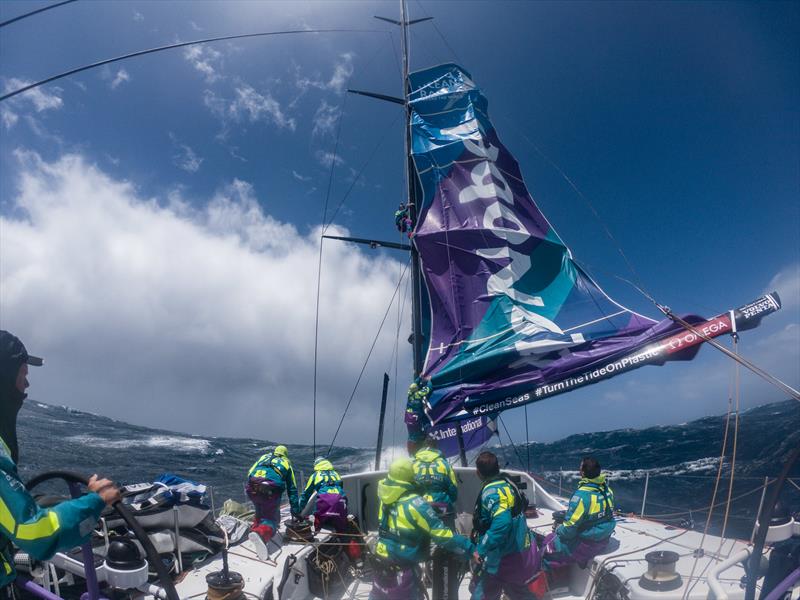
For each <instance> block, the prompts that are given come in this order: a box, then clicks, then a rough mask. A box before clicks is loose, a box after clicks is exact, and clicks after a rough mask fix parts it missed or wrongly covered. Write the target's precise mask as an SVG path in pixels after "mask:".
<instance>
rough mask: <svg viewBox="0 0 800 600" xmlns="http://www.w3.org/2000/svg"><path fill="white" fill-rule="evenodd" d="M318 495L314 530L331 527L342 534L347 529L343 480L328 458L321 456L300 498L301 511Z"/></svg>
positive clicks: (315, 463) (316, 461)
mask: <svg viewBox="0 0 800 600" xmlns="http://www.w3.org/2000/svg"><path fill="white" fill-rule="evenodd" d="M314 492H316V493H317V498H316V500H315V506H314V528H315V529H316V530H317V531H319V530H320V528H322V527H323V526H331V527H333V528H334V529H335V530H336V531H337V532H339V533H341V532H343V531H345V530H346V529H347V496H345V494H344V486H343V485H342V478H341V477H340V476H339V473H337V472H336V469H334V468H333V464H332V463H331V461H329V460H328V459H327V458H325V457H323V456H320V457H318V458H317V459H316V460H315V461H314V472H313V473H312V474H311V477H309V478H308V482H307V483H306V489H305V490H304V491H303V495H302V496H300V510H303V509H304V508H305V506H306V504H308V501H309V500H311V496H312V494H314Z"/></svg>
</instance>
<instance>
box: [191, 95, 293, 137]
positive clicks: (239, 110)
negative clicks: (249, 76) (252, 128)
mask: <svg viewBox="0 0 800 600" xmlns="http://www.w3.org/2000/svg"><path fill="white" fill-rule="evenodd" d="M234 92H235V95H234V97H233V98H232V99H229V98H224V97H223V96H220V95H218V94H216V93H214V92H213V91H212V90H206V91H205V93H204V95H203V102H204V103H205V105H206V107H207V108H208V109H209V110H210V111H211V112H212V113H213V114H214V115H216V116H217V117H218V118H219V119H221V120H222V122H223V127H227V125H228V124H229V123H230V122H235V123H241V122H244V121H249V122H250V123H256V122H260V121H261V122H268V123H272V124H273V125H275V126H277V127H279V128H281V129H289V130H291V131H294V130H295V127H296V126H297V124H296V122H295V120H294V118H292V117H289V116H288V115H287V114H286V113H285V112H284V110H283V107H282V106H281V103H280V102H279V101H278V100H276V99H275V98H273V97H272V95H271V94H270V93H269V92H265V93H263V94H262V93H260V92H258V91H256V89H255V88H253V87H252V86H251V85H248V84H241V85H238V86H237V87H236V88H235V90H234Z"/></svg>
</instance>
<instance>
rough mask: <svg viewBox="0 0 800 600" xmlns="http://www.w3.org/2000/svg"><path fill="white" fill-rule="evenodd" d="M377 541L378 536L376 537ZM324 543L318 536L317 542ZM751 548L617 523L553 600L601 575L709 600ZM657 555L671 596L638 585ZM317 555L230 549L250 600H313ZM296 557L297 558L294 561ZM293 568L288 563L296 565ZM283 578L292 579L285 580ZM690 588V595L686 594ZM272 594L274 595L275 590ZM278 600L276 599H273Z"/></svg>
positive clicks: (187, 591)
mask: <svg viewBox="0 0 800 600" xmlns="http://www.w3.org/2000/svg"><path fill="white" fill-rule="evenodd" d="M528 526H529V527H530V528H531V529H533V530H534V531H537V532H539V533H542V534H546V533H548V532H550V531H551V527H552V511H551V510H549V509H540V510H539V516H538V517H537V518H534V519H528ZM373 535H374V534H373ZM323 539H324V538H320V537H319V536H318V541H322V540H323ZM701 543H702V548H703V555H702V556H699V557H698V558H695V556H696V555H697V553H696V550H697V549H698V548H700V547H701ZM746 547H747V544H746V543H745V542H741V541H737V540H732V539H724V540H723V539H721V538H719V537H715V536H706V538H705V539H703V536H702V533H700V532H696V531H690V530H686V529H680V528H675V527H671V526H668V525H664V524H663V523H658V522H655V521H648V520H646V519H640V518H619V519H618V520H617V527H616V531H615V533H614V537H613V538H612V543H611V545H610V547H609V550H608V551H607V552H606V553H604V554H602V555H599V556H597V557H596V558H595V561H594V563H593V564H592V565H590V567H589V568H587V569H580V568H578V567H577V566H573V567H571V569H570V571H569V574H568V577H567V578H566V579H567V581H566V582H565V584H564V585H561V586H560V587H558V588H556V589H553V590H551V592H550V593H549V597H550V598H553V599H555V598H563V599H565V600H568V599H572V598H574V599H578V598H586V597H587V596H590V595H591V593H592V591H593V587H594V585H596V583H594V580H595V579H596V575H598V574H599V573H600V572H601V570H602V569H604V570H605V572H611V573H613V575H614V576H615V577H616V578H617V579H618V580H619V581H621V582H624V583H625V584H626V585H627V587H628V590H629V597H630V598H631V600H637V599H642V600H644V599H652V598H656V597H658V598H661V599H663V600H674V599H680V598H685V599H687V600H705V599H706V598H708V597H709V587H708V583H707V579H706V578H707V576H708V574H709V573H710V571H711V570H712V569H713V568H714V567H715V566H716V565H717V564H719V562H721V561H722V560H725V559H726V558H728V557H729V556H731V555H733V554H734V553H736V552H739V551H740V550H742V549H744V548H746ZM654 550H670V551H673V552H676V553H677V554H678V555H679V556H680V558H679V560H678V563H677V566H676V570H677V572H678V573H680V574H681V577H682V579H683V584H684V585H683V586H682V587H681V588H679V589H677V590H674V591H671V592H663V591H662V592H652V591H647V590H645V589H643V588H641V587H640V586H639V585H638V579H639V577H640V576H641V575H642V574H643V573H644V572H645V571H646V570H647V563H646V561H645V558H644V557H645V555H646V554H647V553H648V552H651V551H654ZM313 551H314V545H313V544H297V543H285V544H284V545H283V547H282V548H281V550H280V551H279V552H276V553H275V554H273V556H271V558H270V560H269V561H267V562H263V561H261V560H259V558H258V557H257V556H256V553H255V550H254V548H253V547H252V545H251V544H250V542H249V541H247V540H245V541H244V542H243V543H241V544H238V545H236V546H234V547H232V548H231V549H230V551H229V558H228V560H229V564H230V569H231V570H232V571H236V572H238V573H240V574H241V575H242V576H243V577H244V581H245V588H244V589H245V592H247V595H248V596H249V597H256V596H257V597H259V598H264V597H266V598H269V597H270V596H269V595H268V590H270V589H273V582H280V581H282V580H284V579H285V580H286V584H285V585H284V589H283V593H282V595H281V598H285V599H286V598H291V599H303V600H305V599H311V598H316V597H317V596H312V595H311V594H310V592H309V591H308V584H307V575H306V574H305V573H304V572H303V570H302V568H301V567H302V565H301V564H300V562H301V561H304V560H305V558H306V557H307V556H309V555H310V553H312V552H313ZM291 557H294V558H291ZM295 559H296V561H297V562H295V563H294V564H289V565H288V566H287V561H289V563H293V562H294V560H295ZM220 568H221V560H220V559H219V557H215V558H213V559H210V560H209V561H207V562H206V563H203V564H201V565H198V566H196V567H195V568H193V569H192V570H190V571H189V572H188V573H187V574H186V575H185V577H184V578H183V579H182V580H181V581H180V582H179V584H178V593H179V595H180V596H181V598H188V597H202V596H204V595H205V593H206V590H207V584H206V581H205V577H206V575H208V574H209V573H211V572H213V571H217V570H219V569H220ZM285 573H288V574H287V575H285ZM744 574H745V573H744V569H743V568H742V567H741V565H736V566H734V567H732V568H731V569H729V570H727V571H725V572H724V573H723V574H722V575H721V576H720V578H719V580H720V583H721V585H722V587H723V589H725V591H726V592H727V593H728V594H729V597H730V598H731V599H732V600H735V599H738V598H743V597H744V591H743V590H742V588H741V586H740V581H741V578H742V577H743V576H744ZM469 579H470V577H469V575H467V576H466V577H464V580H463V582H462V585H461V588H460V592H459V599H468V598H469V597H470V593H469V589H468V587H469ZM687 584H688V593H687ZM371 589H372V583H371V581H368V580H360V579H355V580H353V581H352V582H351V583H350V584H349V585H348V586H347V589H346V591H345V592H344V593H343V594H341V593H340V594H337V595H336V596H333V595H331V596H330V598H334V597H335V598H349V599H353V600H366V599H367V598H368V597H369V594H370V591H371ZM273 593H274V590H273ZM274 597H275V598H277V597H278V596H277V594H275V595H274Z"/></svg>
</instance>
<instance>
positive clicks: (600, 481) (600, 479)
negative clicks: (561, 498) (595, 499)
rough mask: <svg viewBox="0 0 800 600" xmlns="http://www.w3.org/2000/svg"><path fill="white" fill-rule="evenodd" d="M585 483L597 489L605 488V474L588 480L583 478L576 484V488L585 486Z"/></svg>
mask: <svg viewBox="0 0 800 600" xmlns="http://www.w3.org/2000/svg"><path fill="white" fill-rule="evenodd" d="M587 483H593V484H594V485H596V486H598V487H606V474H605V473H600V475H598V476H597V477H592V478H591V479H589V478H588V477H583V478H582V479H581V480H580V481H579V482H578V487H580V486H582V485H586V484H587Z"/></svg>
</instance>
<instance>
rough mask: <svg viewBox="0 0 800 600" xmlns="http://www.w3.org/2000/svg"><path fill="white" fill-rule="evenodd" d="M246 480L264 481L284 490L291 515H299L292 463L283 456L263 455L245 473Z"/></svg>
mask: <svg viewBox="0 0 800 600" xmlns="http://www.w3.org/2000/svg"><path fill="white" fill-rule="evenodd" d="M247 477H248V479H264V480H267V481H269V482H270V483H272V484H273V485H274V486H276V487H278V488H285V489H286V495H287V496H289V507H290V509H291V511H292V514H293V515H296V514H299V513H300V506H299V504H298V498H297V480H296V479H295V477H294V469H292V463H291V462H289V459H288V458H286V457H285V456H276V455H274V454H264V455H262V456H261V458H259V459H258V460H257V461H256V462H255V464H254V465H253V466H252V467H250V471H249V472H248V473H247Z"/></svg>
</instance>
